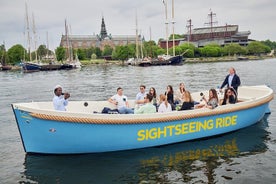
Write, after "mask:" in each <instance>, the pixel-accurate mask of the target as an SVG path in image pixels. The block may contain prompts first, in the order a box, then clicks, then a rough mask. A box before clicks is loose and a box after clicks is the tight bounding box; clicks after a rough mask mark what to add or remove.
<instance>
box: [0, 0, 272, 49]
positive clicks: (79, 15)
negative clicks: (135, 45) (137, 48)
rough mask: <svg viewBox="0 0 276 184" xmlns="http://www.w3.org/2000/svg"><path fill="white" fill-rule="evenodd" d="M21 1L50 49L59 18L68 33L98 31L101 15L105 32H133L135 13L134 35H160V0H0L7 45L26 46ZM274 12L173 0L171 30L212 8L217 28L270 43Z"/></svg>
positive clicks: (209, 0)
mask: <svg viewBox="0 0 276 184" xmlns="http://www.w3.org/2000/svg"><path fill="white" fill-rule="evenodd" d="M164 1H165V2H166V0H164ZM25 3H26V4H27V7H28V14H29V21H30V23H32V22H33V21H32V20H33V18H32V17H34V22H35V24H34V25H35V30H36V35H37V39H36V42H37V45H41V44H45V45H47V43H48V45H49V49H51V50H54V49H55V48H57V47H58V46H59V44H60V39H61V35H62V34H65V28H64V22H65V19H66V20H67V24H68V25H69V26H70V28H69V29H70V33H71V34H74V35H93V34H99V33H100V29H101V19H102V17H104V19H105V24H106V29H107V32H108V34H111V35H135V30H136V23H135V19H136V14H137V20H138V30H139V33H140V34H142V35H143V36H144V37H145V39H146V40H149V39H150V38H151V39H152V40H155V41H158V39H159V38H165V37H166V29H165V6H164V3H163V1H162V0H78V1H75V0H0V44H2V43H5V46H6V48H7V49H9V48H10V47H12V46H13V45H15V44H21V45H22V46H24V47H25V48H26V47H27V36H26V26H25V25H26V18H25V17H26V16H25V15H26V13H25V12H26V11H25ZM167 7H168V21H169V22H171V21H172V18H171V13H172V0H167ZM275 10H276V1H275V0H231V1H228V0H227V1H226V0H189V1H185V0H174V14H175V18H174V21H175V22H176V23H175V24H174V30H175V34H184V33H187V28H186V26H187V20H189V19H191V20H192V25H193V27H192V28H199V27H204V26H206V23H208V22H209V19H208V14H209V13H210V12H211V11H212V12H213V13H215V14H216V16H215V17H214V21H215V22H217V24H216V25H217V26H224V25H226V24H228V25H230V24H232V25H233V24H234V25H239V31H251V35H250V36H249V38H250V39H254V40H267V39H269V40H271V41H276V25H275V24H274V23H275V21H276V13H275ZM24 32H25V35H24ZM171 33H172V24H169V34H171ZM32 34H33V33H32V32H31V35H32ZM47 35H48V39H47ZM33 40H34V39H33ZM31 50H34V41H32V45H31Z"/></svg>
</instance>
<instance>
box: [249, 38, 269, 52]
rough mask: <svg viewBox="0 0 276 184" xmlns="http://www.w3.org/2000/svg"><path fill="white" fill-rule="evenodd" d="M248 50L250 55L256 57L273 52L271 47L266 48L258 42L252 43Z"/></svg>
mask: <svg viewBox="0 0 276 184" xmlns="http://www.w3.org/2000/svg"><path fill="white" fill-rule="evenodd" d="M247 50H248V53H249V54H255V55H260V54H262V53H268V52H270V51H271V49H270V47H269V46H266V45H264V44H263V43H261V42H258V41H254V42H250V43H249V44H248V46H247Z"/></svg>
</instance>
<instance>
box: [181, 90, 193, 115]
mask: <svg viewBox="0 0 276 184" xmlns="http://www.w3.org/2000/svg"><path fill="white" fill-rule="evenodd" d="M192 109H194V101H193V99H192V96H191V93H190V92H189V91H184V93H183V103H182V106H181V109H180V110H181V111H183V110H192Z"/></svg>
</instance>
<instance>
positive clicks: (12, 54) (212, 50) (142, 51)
mask: <svg viewBox="0 0 276 184" xmlns="http://www.w3.org/2000/svg"><path fill="white" fill-rule="evenodd" d="M275 48H276V42H271V41H270V40H266V41H253V42H250V43H249V44H248V45H247V46H240V45H239V44H236V43H231V44H227V45H226V46H224V47H221V46H219V45H217V44H209V45H206V46H204V47H200V48H197V47H195V46H194V45H193V44H188V43H185V44H182V45H179V46H176V47H175V53H176V54H177V55H179V54H183V56H184V57H187V58H194V57H221V56H233V55H261V54H267V53H270V52H271V50H272V49H275ZM137 50H138V51H139V56H138V57H152V58H154V57H157V56H158V55H162V54H166V50H165V49H162V48H160V47H159V46H158V45H157V44H156V42H155V41H147V42H144V43H143V44H142V45H139V48H138V49H137ZM66 53H67V51H66V48H63V47H57V48H56V50H55V57H56V60H58V61H65V60H66V59H67V57H68V56H67V54H66ZM172 53H173V49H172V48H170V49H169V54H171V55H172ZM36 55H37V58H38V59H39V60H40V61H41V60H43V58H45V57H46V56H47V55H53V51H50V50H48V49H47V48H46V46H45V45H40V46H39V47H38V49H37V52H32V53H31V56H30V55H29V54H27V50H26V49H25V48H24V47H23V46H22V45H20V44H17V45H14V46H12V47H11V48H10V49H9V50H8V51H6V50H5V47H4V45H0V58H1V61H5V62H6V63H7V64H16V63H19V62H20V61H22V60H26V61H29V60H30V57H31V59H32V60H35V59H36ZM73 56H74V57H78V59H79V60H91V59H97V58H107V57H108V58H112V59H114V60H126V59H128V58H135V57H137V56H136V45H135V44H129V45H126V46H116V47H115V48H112V47H110V46H109V45H106V46H105V47H104V49H103V50H101V49H100V48H98V47H91V48H88V49H74V50H73Z"/></svg>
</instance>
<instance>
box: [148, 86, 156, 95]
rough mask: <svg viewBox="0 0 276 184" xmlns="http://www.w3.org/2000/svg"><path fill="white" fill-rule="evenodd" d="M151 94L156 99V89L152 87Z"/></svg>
mask: <svg viewBox="0 0 276 184" xmlns="http://www.w3.org/2000/svg"><path fill="white" fill-rule="evenodd" d="M149 94H151V95H152V96H153V97H156V90H155V88H154V87H151V88H150V89H149Z"/></svg>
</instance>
